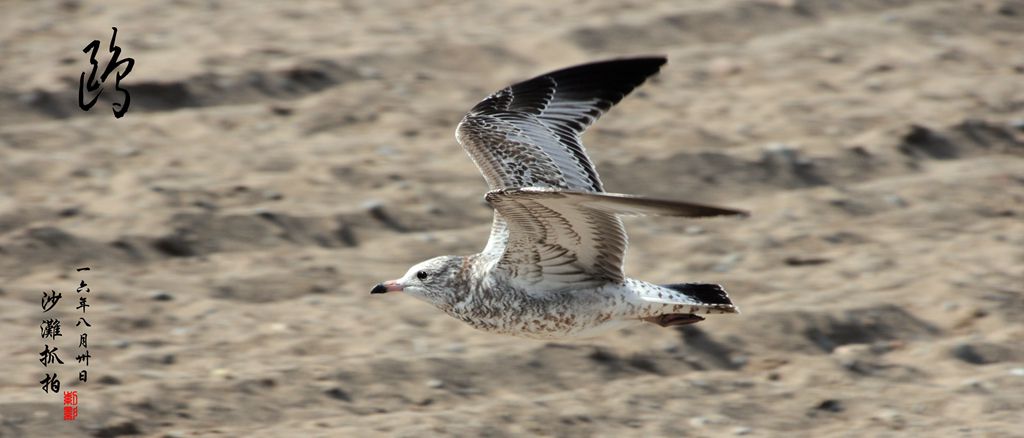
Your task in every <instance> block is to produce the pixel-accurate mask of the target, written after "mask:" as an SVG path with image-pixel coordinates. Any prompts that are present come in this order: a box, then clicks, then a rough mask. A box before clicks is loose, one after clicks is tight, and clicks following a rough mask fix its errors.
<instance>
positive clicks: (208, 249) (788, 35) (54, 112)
mask: <svg viewBox="0 0 1024 438" xmlns="http://www.w3.org/2000/svg"><path fill="white" fill-rule="evenodd" d="M575 3H577V2H572V4H570V3H569V2H554V1H550V0H543V1H515V2H505V3H502V4H500V5H499V4H485V3H483V2H480V3H470V2H433V1H418V2H394V3H392V2H382V1H363V2H359V1H343V2H339V1H332V2H327V1H310V2H301V3H300V2H295V3H294V4H293V3H292V2H279V3H273V4H271V3H269V2H248V1H174V2H134V1H111V2H78V1H38V2H37V1H20V2H19V1H12V2H5V4H4V6H3V9H4V12H3V13H2V15H3V17H2V18H0V21H2V26H0V59H3V60H4V61H3V62H2V63H0V279H2V283H0V324H2V327H3V334H4V335H3V336H2V338H0V361H2V370H3V372H2V373H0V436H4V437H21V436H43V435H46V436H73V435H89V436H96V437H115V436H126V435H145V436H166V437H181V436H243V435H245V436H371V435H394V436H428V435H457V436H515V435H520V436H523V435H525V436H535V435H558V436H591V435H603V436H628V435H633V436H640V435H643V436H732V435H749V436H773V435H782V434H785V435H802V436H898V435H906V436H972V437H974V436H978V437H981V436H986V437H987V436H995V437H998V436H1022V435H1024V220H1022V216H1024V51H1022V49H1021V48H1022V47H1024V3H1022V2H1020V1H1012V0H1004V1H998V0H994V1H987V0H947V1H910V0H844V1H831V0H778V1H742V0H736V1H712V2H701V1H689V2H662V3H657V4H649V3H648V2H644V1H631V0H624V1H606V2H598V3H592V4H590V5H588V6H579V5H575ZM112 25H116V26H118V29H119V32H118V44H119V45H120V46H121V47H122V48H123V49H124V51H125V53H124V55H125V56H131V57H133V58H134V59H135V60H136V66H135V70H134V71H133V72H132V73H131V74H130V75H129V76H128V78H127V79H125V80H124V81H123V84H124V85H125V86H126V87H127V88H128V89H129V91H130V92H131V96H132V103H131V108H130V110H129V112H128V114H127V116H125V117H124V118H123V119H119V120H117V119H114V117H113V116H112V115H111V112H110V105H109V100H104V99H101V101H100V103H99V104H97V106H96V107H94V108H93V109H92V110H91V111H89V112H83V111H81V110H80V109H78V107H77V105H76V103H75V99H76V94H77V88H78V77H79V75H80V74H81V72H82V71H84V70H85V69H86V67H87V65H88V64H87V57H86V56H85V54H83V53H82V52H81V50H82V47H84V46H85V45H86V44H87V43H88V42H89V41H91V40H93V39H99V40H101V42H102V44H104V45H105V44H106V43H107V41H108V40H109V38H110V26H112ZM638 54H666V55H668V56H669V59H670V61H669V64H668V65H667V66H666V67H665V68H664V69H663V71H662V73H661V74H660V76H658V77H657V78H656V79H655V80H653V81H651V82H649V83H648V84H646V85H645V86H644V87H643V88H642V89H641V90H639V91H638V92H636V93H634V94H633V95H632V96H631V98H629V99H627V100H626V101H624V102H623V103H622V104H621V105H620V106H619V107H617V108H616V109H615V110H613V111H612V112H611V113H610V114H609V115H608V116H606V117H605V118H603V119H602V120H601V121H600V122H599V123H598V124H597V125H596V126H595V127H594V128H593V129H591V130H590V131H589V133H588V134H587V136H586V138H585V140H586V142H587V144H588V146H589V151H590V153H591V155H592V157H593V158H594V160H595V161H596V162H597V163H598V167H599V171H600V173H601V175H602V177H603V179H604V182H605V187H606V188H607V189H608V190H609V191H615V192H625V193H635V194H644V195H655V196H664V197H674V198H680V199H690V200H696V201H706V202H714V203H718V204H723V205H727V206H733V207H738V208H744V209H748V210H751V211H752V212H753V216H752V217H751V218H749V219H745V220H737V219H722V220H707V221H696V222H694V221H681V220H673V219H663V218H654V219H651V218H640V219H630V220H628V222H627V227H628V230H629V232H630V237H631V243H632V246H631V247H630V251H629V253H628V260H627V266H626V270H627V273H628V274H629V275H631V276H633V277H637V278H642V279H645V280H649V281H653V282H678V281H706V282H720V283H722V284H724V285H725V286H726V287H727V289H728V290H729V291H730V293H731V295H732V297H733V298H734V300H735V302H736V303H738V304H739V305H740V307H741V309H742V310H743V313H742V314H740V315H730V316H720V317H712V318H709V319H708V320H707V321H704V322H702V323H700V324H698V325H695V326H691V327H689V328H686V329H684V330H673V329H662V328H659V327H655V326H644V327H642V328H637V329H633V330H628V331H620V332H616V333H612V334H609V335H606V336H603V337H601V338H597V339H592V340H588V341H583V342H574V343H544V342H538V341H532V340H524V339H516V338H505V337H499V336H495V335H489V334H486V333H481V332H477V331H474V330H473V329H471V328H469V327H467V326H464V325H462V323H460V322H458V321H456V320H453V319H451V318H449V317H447V316H445V315H443V314H442V313H440V312H438V311H436V310H434V309H433V308H431V307H429V306H428V305H427V304H425V303H421V302H419V301H416V300H414V299H412V298H410V297H405V296H391V295H388V296H372V297H371V296H369V295H368V291H369V289H370V287H371V286H372V285H373V284H375V283H376V282H378V281H380V280H384V279H388V278H394V277H397V276H399V275H401V274H402V273H403V272H404V271H405V269H406V268H407V267H408V266H410V265H411V264H412V263H414V262H417V261H419V260H422V259H425V258H428V257H431V256H435V255H440V254H469V253H473V252H476V251H477V250H479V249H480V248H481V247H482V245H483V243H484V241H485V240H486V235H487V229H488V227H489V221H490V214H491V213H490V210H489V208H488V207H487V206H486V205H485V204H484V203H483V202H482V195H483V193H484V191H485V185H484V183H483V180H482V178H481V177H480V176H479V174H478V173H477V171H476V169H475V168H474V167H473V165H472V163H471V162H470V160H469V159H468V158H467V157H466V155H465V153H464V152H463V151H462V150H461V149H460V148H459V146H458V145H457V144H456V143H455V140H454V138H453V130H454V127H455V124H456V123H457V122H458V120H459V118H460V117H461V115H462V114H463V112H464V111H466V110H467V109H468V108H469V107H471V106H472V105H473V104H474V103H475V102H477V101H478V100H479V99H481V98H483V97H484V96H486V95H487V94H488V93H489V92H491V91H493V90H496V89H498V88H500V87H502V86H504V85H506V84H508V83H509V82H511V81H514V80H518V79H524V78H527V77H530V76H533V75H536V74H539V73H542V72H544V71H547V70H550V69H554V68H559V67H564V66H567V65H570V64H574V63H578V62H585V61H590V60H597V59H602V58H608V57H615V56H624V55H638ZM83 265H84V266H90V267H91V268H92V271H90V272H88V273H86V274H87V276H86V274H79V273H76V272H75V270H74V269H75V268H76V267H79V266H83ZM79 277H83V278H88V281H89V283H90V285H91V286H92V289H91V294H92V295H91V297H90V304H92V306H93V307H92V308H90V309H89V313H88V315H90V316H91V319H90V321H91V322H92V323H93V328H91V329H90V330H89V333H90V352H91V355H92V360H91V365H90V367H89V370H90V373H91V374H90V380H89V382H88V383H86V384H77V385H76V384H75V382H73V380H74V378H73V377H74V375H75V374H76V373H77V369H78V368H77V366H76V365H74V360H73V359H72V358H70V357H69V356H70V355H71V352H72V351H75V350H76V348H75V347H76V346H75V345H74V339H72V338H73V337H75V338H76V337H77V335H76V334H77V333H78V329H77V328H75V327H73V326H71V327H67V326H68V325H70V323H71V321H74V319H73V318H76V316H75V313H74V312H75V310H74V308H73V303H70V301H71V300H72V299H74V295H75V293H74V286H75V283H76V282H77V281H78V278H79ZM50 289H57V290H58V291H61V292H63V294H64V297H65V301H62V302H61V303H60V304H59V305H58V310H57V311H56V312H58V313H57V315H60V316H61V318H62V319H64V320H66V322H65V325H66V327H65V333H66V335H65V336H64V339H62V340H61V341H60V343H59V345H60V346H61V347H62V350H61V351H62V352H65V351H66V352H67V353H65V354H64V355H63V356H62V358H63V359H64V360H65V362H67V364H66V365H64V366H63V367H62V368H60V372H61V375H62V378H63V380H64V389H77V390H79V393H80V412H79V418H78V420H77V421H75V422H64V421H61V410H62V402H61V400H60V399H59V397H57V396H54V395H53V394H44V393H43V392H42V391H41V390H40V388H39V385H38V384H37V383H36V382H37V381H38V380H39V379H41V378H42V375H43V372H44V368H43V367H42V366H41V365H40V364H39V362H38V360H37V359H38V353H39V351H40V350H41V346H42V344H43V341H42V340H41V339H40V338H39V337H38V336H39V332H38V328H37V326H38V324H39V322H40V320H41V319H42V313H41V309H40V308H39V307H38V303H39V301H38V300H39V298H40V292H41V291H43V290H50Z"/></svg>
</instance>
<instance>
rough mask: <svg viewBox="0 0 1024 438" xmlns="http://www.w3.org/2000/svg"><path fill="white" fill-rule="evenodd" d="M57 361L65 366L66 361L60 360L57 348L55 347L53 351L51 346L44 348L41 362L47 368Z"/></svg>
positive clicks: (40, 354) (40, 358)
mask: <svg viewBox="0 0 1024 438" xmlns="http://www.w3.org/2000/svg"><path fill="white" fill-rule="evenodd" d="M55 360H56V361H57V363H60V364H61V365H63V364H64V361H62V360H60V356H57V347H53V350H51V349H50V345H49V344H47V345H46V346H45V347H43V351H42V353H39V362H40V363H42V364H43V366H44V367H45V366H49V365H50V364H51V363H53V361H55Z"/></svg>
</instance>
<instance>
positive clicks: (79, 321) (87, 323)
mask: <svg viewBox="0 0 1024 438" xmlns="http://www.w3.org/2000/svg"><path fill="white" fill-rule="evenodd" d="M83 322H84V323H85V326H86V327H92V324H89V321H86V320H85V318H78V322H76V323H75V327H78V326H80V325H82V323H83Z"/></svg>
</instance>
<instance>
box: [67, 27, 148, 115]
mask: <svg viewBox="0 0 1024 438" xmlns="http://www.w3.org/2000/svg"><path fill="white" fill-rule="evenodd" d="M113 29H114V34H113V35H112V36H111V37H110V46H109V48H108V50H109V51H110V54H111V56H110V61H107V66H106V68H105V69H104V70H103V73H102V74H101V75H100V77H99V80H97V79H96V73H97V71H98V69H99V63H98V62H96V54H97V52H99V49H100V40H93V41H92V42H91V43H89V45H87V46H85V48H84V49H82V52H83V53H89V52H90V51H91V52H92V54H91V55H89V63H90V64H92V72H91V73H89V80H88V81H86V79H85V72H82V77H81V78H80V79H79V83H78V107H79V108H82V110H84V111H89V109H90V108H92V106H93V105H95V104H96V99H98V98H99V97H100V94H102V93H103V90H102V89H101V86H102V85H103V81H106V80H107V76H110V74H111V73H114V72H115V71H117V69H118V68H120V67H121V66H122V65H124V70H122V71H121V72H119V73H117V74H115V75H114V90H116V91H120V92H122V93H124V102H121V103H118V102H114V103H113V107H114V117H116V118H119V119H120V118H121V116H124V114H125V113H126V112H128V105H130V104H131V100H132V99H131V96H129V95H128V90H125V89H124V88H121V85H120V84H121V79H124V78H125V76H128V73H131V71H132V68H133V67H135V59H132V58H125V59H121V60H119V59H118V58H119V57H120V56H121V48H120V47H118V46H117V45H116V44H114V43H115V40H116V39H117V28H116V27H115V28H113ZM97 90H99V91H98V92H97ZM86 91H88V92H89V93H90V94H91V93H96V95H95V96H93V98H92V100H90V101H89V102H86V101H85V92H86Z"/></svg>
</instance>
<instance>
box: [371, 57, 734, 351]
mask: <svg viewBox="0 0 1024 438" xmlns="http://www.w3.org/2000/svg"><path fill="white" fill-rule="evenodd" d="M664 63H665V58H663V57H644V58H631V59H619V60H610V61H603V62H596V63H591V64H584V65H579V66H575V67H570V68H566V69H562V70H558V71H554V72H551V73H547V74H544V75H541V76H538V77H535V78H533V79H529V80H526V81H523V82H520V83H517V84H513V85H510V86H508V87H506V88H503V89H501V90H499V91H498V92H496V93H494V94H492V95H491V96H489V97H487V98H486V99H484V100H483V101H481V102H480V103H478V104H477V105H476V106H474V107H473V108H472V109H471V110H470V111H469V113H468V114H466V116H465V117H464V118H463V119H462V122H461V123H459V126H458V128H457V129H456V138H457V139H458V141H459V143H461V144H462V146H463V147H464V148H465V149H466V152H467V153H468V154H469V156H470V157H471V158H472V159H473V162H474V163H476V164H477V166H478V167H479V168H480V171H481V173H482V174H483V176H484V179H485V180H486V182H487V185H488V186H489V187H490V189H491V191H490V192H488V193H487V195H486V200H487V202H488V203H489V204H490V205H491V206H492V207H493V208H494V211H495V213H494V221H493V224H492V229H491V235H490V238H489V239H488V242H487V245H486V247H485V248H484V250H483V251H482V252H481V253H479V254H475V255H472V256H467V257H457V256H443V257H437V258H434V259H431V260H427V261H425V262H422V263H420V264H417V265H416V266H413V267H412V268H411V269H409V271H408V272H407V273H406V275H405V276H403V277H402V278H401V279H398V280H393V281H390V282H386V284H387V286H385V284H381V285H378V287H377V288H375V289H374V290H375V292H376V291H389V290H404V291H405V292H406V293H408V294H410V295H413V296H416V297H417V298H420V299H423V300H425V301H428V302H430V303H432V304H434V305H435V306H437V307H438V308H440V309H441V310H443V311H445V312H446V313H448V314H449V315H451V316H453V317H455V318H458V319H460V320H462V321H465V322H466V323H467V324H469V325H471V326H473V327H476V328H478V329H481V330H485V331H490V332H495V333H503V334H510V335H518V336H527V337H534V338H545V339H552V338H565V337H575V336H587V335H592V334H596V333H599V332H601V331H604V330H607V329H611V328H616V327H621V326H624V325H629V324H634V323H639V322H641V321H648V322H654V323H658V324H661V325H674V324H675V323H680V322H686V321H690V322H695V321H697V320H699V317H696V316H693V317H690V316H687V315H693V314H696V313H698V312H699V313H702V314H707V313H735V312H736V311H737V310H736V307H735V306H733V304H732V302H731V301H729V299H728V297H727V295H725V292H724V290H722V289H721V288H718V289H715V290H712V292H715V293H714V294H704V295H702V294H699V293H696V292H699V291H707V290H708V289H707V288H706V287H705V286H711V285H694V286H695V287H693V288H686V287H679V286H681V285H672V286H669V287H662V286H658V285H654V284H651V283H647V282H643V281H639V280H634V279H630V278H628V277H626V276H625V274H624V273H623V271H622V262H623V257H624V255H625V250H626V246H627V238H626V233H625V230H624V228H623V226H622V222H621V220H620V219H619V216H620V215H652V214H656V215H670V216H680V217H707V216H720V215H736V214H742V212H740V211H738V210H732V209H728V208H721V207H713V206H707V205H700V204H693V203H687V202H680V201H669V200H658V199H650V198H643V197H639V196H631V195H620V194H611V193H604V188H603V186H602V184H601V180H600V178H599V176H598V174H597V170H596V168H595V167H594V165H593V163H592V162H591V161H590V159H589V157H587V154H586V151H585V149H584V147H583V144H582V143H581V141H580V136H581V135H582V133H583V131H584V130H585V129H586V128H587V127H588V126H590V125H591V124H592V123H594V122H595V121H596V120H597V119H598V118H599V117H600V116H601V115H603V114H604V113H605V112H606V111H608V110H609V109H610V108H611V107H612V106H614V105H615V104H616V103H618V102H619V101H620V100H622V98H623V97H625V96H626V95H627V94H629V92H630V91H632V90H633V89H634V88H636V87H637V86H639V85H640V84H641V83H643V82H644V81H645V80H646V79H647V78H648V77H649V76H651V75H653V74H655V73H656V72H657V71H658V70H659V69H660V68H661V66H662V65H664ZM682 286H685V285H682ZM715 287H717V286H715ZM718 292H720V294H718ZM707 297H712V298H714V300H712V301H706V300H704V298H707Z"/></svg>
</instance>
